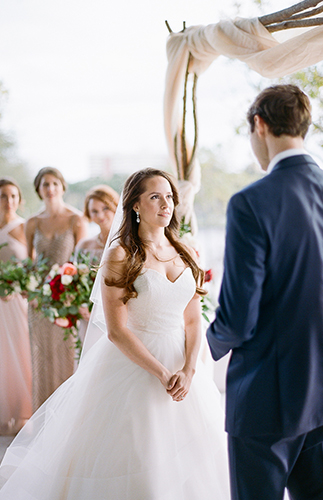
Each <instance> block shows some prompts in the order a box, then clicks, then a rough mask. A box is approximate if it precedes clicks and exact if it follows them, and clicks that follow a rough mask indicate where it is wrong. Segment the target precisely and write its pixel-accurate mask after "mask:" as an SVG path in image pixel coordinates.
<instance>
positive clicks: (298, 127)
mask: <svg viewBox="0 0 323 500" xmlns="http://www.w3.org/2000/svg"><path fill="white" fill-rule="evenodd" d="M255 115H258V116H260V117H261V118H262V119H263V120H264V122H265V123H266V125H267V126H268V128H269V131H270V133H271V134H272V135H274V136H276V137H279V136H281V135H290V136H292V137H303V139H304V137H305V135H306V133H307V131H308V128H309V126H310V124H311V121H312V118H311V103H310V100H309V98H308V97H307V95H306V94H304V92H303V91H302V90H301V89H299V88H298V87H297V86H296V85H273V86H271V87H268V88H266V89H265V90H263V91H262V92H260V94H259V95H258V96H257V97H256V99H255V101H254V103H253V104H252V105H251V107H250V108H249V111H248V114H247V119H248V122H249V125H250V130H251V132H253V131H254V128H255V122H254V117H255Z"/></svg>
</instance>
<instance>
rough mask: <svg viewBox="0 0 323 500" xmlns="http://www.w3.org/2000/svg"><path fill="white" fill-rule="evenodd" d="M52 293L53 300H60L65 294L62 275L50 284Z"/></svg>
mask: <svg viewBox="0 0 323 500" xmlns="http://www.w3.org/2000/svg"><path fill="white" fill-rule="evenodd" d="M49 286H50V289H51V291H52V298H53V300H60V296H61V294H62V293H63V292H64V285H63V284H62V282H61V275H60V274H58V275H57V276H55V278H53V279H52V281H50V282H49Z"/></svg>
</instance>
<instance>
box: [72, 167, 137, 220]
mask: <svg viewBox="0 0 323 500" xmlns="http://www.w3.org/2000/svg"><path fill="white" fill-rule="evenodd" d="M127 177H128V175H125V174H114V175H113V177H111V179H109V182H107V181H106V179H101V178H100V177H90V178H89V179H86V180H85V181H81V182H75V183H73V184H69V186H68V189H67V193H66V195H65V196H64V199H65V201H66V203H69V204H70V205H72V206H73V207H76V208H78V209H79V210H82V211H83V206H84V198H85V194H86V192H87V191H88V190H89V189H90V188H92V187H93V186H96V185H98V184H108V185H109V186H111V187H112V188H113V189H115V190H116V191H117V193H119V194H120V193H121V191H122V187H123V184H124V181H125V180H126V178H127Z"/></svg>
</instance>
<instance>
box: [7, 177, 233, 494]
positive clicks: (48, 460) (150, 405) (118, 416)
mask: <svg viewBox="0 0 323 500" xmlns="http://www.w3.org/2000/svg"><path fill="white" fill-rule="evenodd" d="M177 204H178V193H177V190H176V187H175V185H174V182H173V180H172V178H171V177H170V176H169V174H167V173H165V172H163V171H160V170H154V169H151V168H148V169H144V170H141V171H138V172H136V173H134V174H133V175H131V176H130V177H129V179H128V180H127V181H126V183H125V186H124V191H123V198H122V207H123V213H122V221H121V225H120V227H119V228H118V229H119V231H118V233H117V235H116V236H115V238H114V239H112V242H111V238H110V246H108V247H107V249H106V251H105V254H104V256H103V265H102V267H101V269H100V272H99V273H98V278H97V283H96V286H95V287H94V288H95V289H96V290H100V287H99V285H100V282H101V293H98V292H94V295H95V296H94V300H95V302H96V303H95V306H94V311H93V313H92V316H93V318H91V323H90V326H89V329H88V332H87V337H88V338H90V337H91V327H92V325H93V329H94V330H95V335H96V339H95V342H94V344H93V345H92V346H90V344H91V342H89V343H88V346H87V345H85V346H84V348H85V350H87V352H86V353H85V354H84V355H83V357H82V360H81V363H80V365H79V368H78V370H77V371H76V373H75V374H74V375H73V376H72V377H70V378H69V379H68V380H67V381H66V382H65V383H64V384H63V385H62V386H60V387H59V388H58V390H57V391H56V392H55V393H54V394H53V395H52V396H51V397H50V398H49V399H48V400H47V401H46V402H45V403H44V405H43V406H42V407H41V408H40V409H39V410H38V411H37V412H36V413H35V414H34V415H33V417H32V418H31V419H30V420H29V422H28V423H27V424H26V426H25V427H24V428H23V429H22V431H21V432H20V433H19V434H18V436H17V437H16V439H15V440H14V441H13V443H12V445H11V446H10V447H9V448H8V450H7V453H6V455H5V458H4V460H3V464H2V466H1V468H0V471H1V473H2V475H3V476H5V477H7V478H8V480H7V482H6V483H5V485H4V487H3V488H2V489H1V491H0V500H26V499H28V500H44V499H45V498H46V500H88V499H90V498H91V499H93V500H201V499H203V500H214V499H215V498H216V499H217V500H229V497H230V495H229V479H228V477H229V476H228V466H227V451H226V437H225V432H224V418H223V412H222V409H221V403H220V395H219V392H218V390H217V388H216V387H215V385H214V383H213V381H212V380H211V379H210V378H209V377H208V375H207V374H206V372H205V371H204V369H203V363H202V362H201V361H199V359H198V351H199V346H200V331H201V323H200V318H201V312H200V295H202V294H203V293H204V291H203V289H202V288H201V285H202V282H203V272H202V271H201V270H200V269H199V267H198V265H197V264H196V262H195V260H194V256H193V254H192V252H191V251H190V250H189V249H188V248H187V247H185V246H184V245H183V244H182V243H181V242H180V240H179V239H178V237H177V236H176V234H177V229H178V222H177V219H176V210H175V207H176V205H177ZM120 206H121V205H120ZM117 213H118V211H117ZM117 220H118V217H117V215H116V217H115V221H114V222H115V223H116V224H118V222H117ZM113 231H114V230H113V228H112V230H111V234H112V232H113ZM114 234H115V231H114ZM102 306H103V312H104V317H105V322H104V321H103V312H102ZM104 323H105V324H106V329H107V333H106V332H105V333H104V326H102V325H103V324H104ZM95 324H96V325H101V327H102V330H103V331H102V334H101V336H99V338H98V335H97V330H98V328H97V326H95Z"/></svg>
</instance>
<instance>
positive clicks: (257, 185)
mask: <svg viewBox="0 0 323 500" xmlns="http://www.w3.org/2000/svg"><path fill="white" fill-rule="evenodd" d="M269 177H270V176H269V175H265V176H264V177H261V178H260V179H258V180H257V181H254V182H252V183H251V184H248V185H247V186H245V187H244V188H242V189H241V190H240V191H237V192H236V193H235V194H234V195H232V197H231V199H230V202H239V201H242V200H248V199H252V198H255V197H263V196H266V197H267V195H268V190H270V189H271V187H270V186H271V184H272V179H269Z"/></svg>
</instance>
